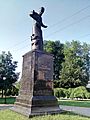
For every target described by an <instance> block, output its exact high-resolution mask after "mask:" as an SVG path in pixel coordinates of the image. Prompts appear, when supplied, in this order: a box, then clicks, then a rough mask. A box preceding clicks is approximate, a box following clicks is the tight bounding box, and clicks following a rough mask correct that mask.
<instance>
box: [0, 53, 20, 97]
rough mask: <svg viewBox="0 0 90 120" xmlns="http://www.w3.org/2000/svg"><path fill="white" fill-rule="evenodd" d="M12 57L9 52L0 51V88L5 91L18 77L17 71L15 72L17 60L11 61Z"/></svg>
mask: <svg viewBox="0 0 90 120" xmlns="http://www.w3.org/2000/svg"><path fill="white" fill-rule="evenodd" d="M12 60H13V57H12V55H11V53H10V52H8V53H7V54H6V53H5V52H2V54H0V89H1V90H2V97H3V90H4V91H5V94H6V91H7V89H10V88H11V87H12V85H13V83H15V82H16V81H17V79H18V77H19V73H16V72H15V70H16V67H17V61H12Z"/></svg>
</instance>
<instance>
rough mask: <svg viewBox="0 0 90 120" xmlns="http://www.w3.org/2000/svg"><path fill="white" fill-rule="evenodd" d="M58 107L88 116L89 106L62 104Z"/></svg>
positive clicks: (89, 112) (89, 115)
mask: <svg viewBox="0 0 90 120" xmlns="http://www.w3.org/2000/svg"><path fill="white" fill-rule="evenodd" d="M60 108H61V109H62V110H65V111H70V112H74V113H76V114H80V115H84V116H88V117H90V108H86V107H75V106H64V105H60Z"/></svg>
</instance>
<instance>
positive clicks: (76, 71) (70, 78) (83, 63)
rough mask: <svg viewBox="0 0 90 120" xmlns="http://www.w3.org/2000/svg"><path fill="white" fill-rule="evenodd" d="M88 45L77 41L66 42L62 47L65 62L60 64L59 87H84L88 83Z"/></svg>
mask: <svg viewBox="0 0 90 120" xmlns="http://www.w3.org/2000/svg"><path fill="white" fill-rule="evenodd" d="M89 50H90V48H89V45H88V44H86V43H83V45H82V44H81V43H80V42H79V41H74V40H73V41H72V42H66V43H65V45H64V55H65V62H63V63H62V71H61V78H60V84H59V86H60V87H65V88H69V87H77V86H81V85H83V86H85V85H86V84H87V81H88V74H87V73H88V69H87V67H89V66H88V57H87V55H88V52H89Z"/></svg>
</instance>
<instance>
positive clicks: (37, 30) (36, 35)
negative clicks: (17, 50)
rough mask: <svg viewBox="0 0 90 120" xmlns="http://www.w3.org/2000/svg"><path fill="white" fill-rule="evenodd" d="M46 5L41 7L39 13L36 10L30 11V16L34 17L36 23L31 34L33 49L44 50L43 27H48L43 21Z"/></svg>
mask: <svg viewBox="0 0 90 120" xmlns="http://www.w3.org/2000/svg"><path fill="white" fill-rule="evenodd" d="M44 10H45V9H44V7H41V8H40V11H39V13H37V12H35V11H34V10H33V11H32V12H31V13H30V16H31V17H32V18H33V19H34V25H33V30H32V36H31V44H32V50H35V49H37V50H43V36H42V30H41V27H44V28H47V26H46V25H44V24H43V22H42V17H41V16H42V14H43V13H44Z"/></svg>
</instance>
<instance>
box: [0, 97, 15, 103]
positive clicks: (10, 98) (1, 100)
mask: <svg viewBox="0 0 90 120" xmlns="http://www.w3.org/2000/svg"><path fill="white" fill-rule="evenodd" d="M15 100H16V98H15V97H7V98H6V104H14V102H15ZM4 103H5V98H0V104H4Z"/></svg>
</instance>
